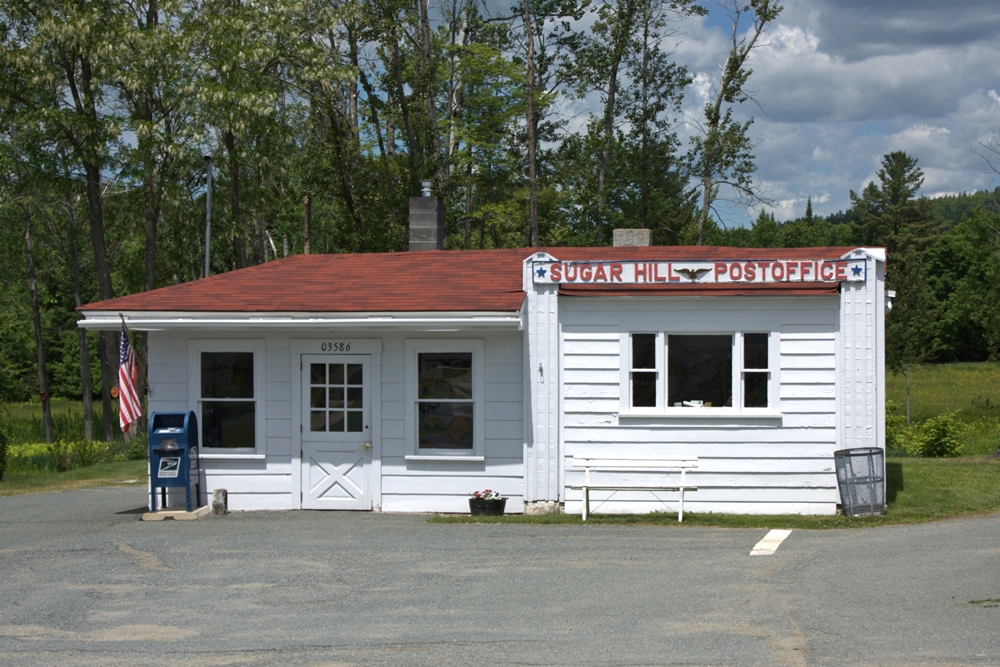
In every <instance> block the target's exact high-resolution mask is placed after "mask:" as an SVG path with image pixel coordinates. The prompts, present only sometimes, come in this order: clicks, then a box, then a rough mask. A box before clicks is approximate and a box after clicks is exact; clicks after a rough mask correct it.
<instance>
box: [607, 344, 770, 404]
mask: <svg viewBox="0 0 1000 667" xmlns="http://www.w3.org/2000/svg"><path fill="white" fill-rule="evenodd" d="M634 333H653V332H651V331H649V330H646V329H635V330H634V331H622V332H621V333H620V340H619V343H620V350H621V352H620V354H621V362H622V363H621V364H619V366H620V369H621V370H620V403H619V412H618V417H619V418H622V419H642V418H648V417H656V418H670V419H675V418H676V419H780V418H781V417H782V412H781V404H780V401H781V377H780V375H781V370H780V369H781V357H780V353H781V329H780V327H778V326H777V325H756V326H749V327H747V328H746V330H745V331H744V330H733V329H729V330H715V331H689V330H678V331H673V330H668V331H661V332H658V333H657V349H656V371H657V373H658V375H657V387H656V388H657V391H656V405H657V407H656V408H633V407H632V382H631V376H630V370H631V367H632V356H631V355H632V334H634ZM744 333H766V334H768V339H767V363H768V376H769V381H768V395H767V404H768V406H769V407H766V408H745V407H743V334H744ZM670 335H677V336H726V335H730V336H732V337H733V364H732V379H731V382H732V387H733V407H718V408H715V407H713V408H687V407H682V408H677V407H672V406H670V405H668V397H667V384H668V382H667V355H668V353H669V350H668V349H667V346H668V345H669V338H668V337H669V336H670Z"/></svg>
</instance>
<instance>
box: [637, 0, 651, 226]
mask: <svg viewBox="0 0 1000 667" xmlns="http://www.w3.org/2000/svg"><path fill="white" fill-rule="evenodd" d="M649 10H650V7H649V0H645V1H644V2H643V16H642V72H641V74H640V76H641V79H642V81H641V84H640V88H641V97H642V99H641V105H642V140H641V146H640V148H639V151H640V152H639V226H640V227H642V228H644V229H648V228H649V226H650V225H649V119H648V118H647V117H646V114H647V113H648V112H649V76H648V74H649V72H648V70H649V22H650V20H651V18H650V15H649Z"/></svg>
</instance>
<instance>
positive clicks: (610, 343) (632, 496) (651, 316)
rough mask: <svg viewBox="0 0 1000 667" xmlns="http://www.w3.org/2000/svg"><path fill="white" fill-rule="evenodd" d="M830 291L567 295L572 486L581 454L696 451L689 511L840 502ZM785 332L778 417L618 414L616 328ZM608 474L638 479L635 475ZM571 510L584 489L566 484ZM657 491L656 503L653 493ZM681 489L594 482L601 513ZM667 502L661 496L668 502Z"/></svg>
mask: <svg viewBox="0 0 1000 667" xmlns="http://www.w3.org/2000/svg"><path fill="white" fill-rule="evenodd" d="M839 307H840V299H839V298H838V297H836V296H832V295H831V296H830V297H786V298H760V297H755V298H743V299H738V298H717V297H714V298H702V299H659V300H657V299H604V298H601V299H595V298H586V297H581V298H567V297H561V298H560V308H561V320H562V340H561V344H562V350H563V369H564V370H563V382H562V401H563V403H562V404H563V413H564V414H563V442H564V449H563V456H564V462H565V465H566V483H567V485H572V484H579V483H580V482H581V481H582V478H583V472H582V471H580V470H577V469H574V468H573V466H572V457H573V456H574V455H577V454H600V455H613V454H614V453H615V452H628V453H629V454H640V455H641V454H650V455H652V454H661V455H695V456H698V457H699V466H698V469H697V470H695V471H693V472H691V473H689V476H688V480H689V482H690V483H692V484H696V485H697V486H698V491H697V492H694V493H691V494H688V495H686V496H685V499H684V500H685V508H686V509H688V510H689V511H692V512H744V513H747V512H749V513H817V514H830V513H833V512H834V511H835V508H836V503H837V502H838V500H839V496H838V491H837V487H836V475H835V472H834V467H833V456H832V455H833V451H834V450H835V449H836V448H837V442H838V436H837V327H838V324H839V317H838V310H839ZM775 327H776V328H777V329H778V332H779V336H780V341H779V347H778V349H779V350H780V355H779V359H778V360H777V364H774V365H773V367H775V368H778V369H779V370H778V373H777V374H778V375H779V377H780V385H779V392H778V393H779V396H780V405H779V406H776V407H777V408H778V409H779V410H780V411H781V416H780V417H775V418H769V419H760V418H752V419H751V418H743V417H739V416H732V417H726V418H716V417H713V416H708V415H706V417H704V418H700V417H698V418H691V417H686V418H671V417H669V416H668V415H667V414H664V415H662V416H661V415H653V416H641V417H639V416H634V415H633V416H628V417H621V418H620V417H619V410H620V408H621V403H620V396H621V391H622V388H621V386H620V381H621V380H620V378H621V375H620V368H621V365H622V364H623V363H626V362H627V360H623V359H621V358H620V355H621V344H620V336H621V333H623V332H624V333H627V332H629V331H643V332H657V331H662V332H666V333H668V334H669V333H684V332H698V333H712V332H718V333H728V332H732V331H735V330H737V329H738V330H741V331H770V330H773V329H774V328H775ZM604 475H606V477H602V479H613V480H615V481H628V482H631V483H635V484H641V482H642V480H643V479H645V478H644V477H643V476H642V475H636V474H635V473H604ZM565 493H566V511H567V512H571V513H572V512H579V511H580V506H581V492H580V491H579V490H572V489H568V488H567V489H566V491H565ZM657 498H660V500H657ZM676 498H677V494H676V493H655V494H654V493H651V492H623V491H619V492H610V491H601V492H598V491H592V492H591V499H592V500H591V503H592V506H593V509H594V510H595V511H598V512H649V511H654V510H661V511H676V509H677V505H676ZM663 500H665V501H666V504H664V503H663V502H662V501H663Z"/></svg>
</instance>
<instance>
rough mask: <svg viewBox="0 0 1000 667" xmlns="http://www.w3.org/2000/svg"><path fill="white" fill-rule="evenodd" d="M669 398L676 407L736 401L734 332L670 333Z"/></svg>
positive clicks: (695, 406) (706, 405)
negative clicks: (706, 333) (724, 333)
mask: <svg viewBox="0 0 1000 667" xmlns="http://www.w3.org/2000/svg"><path fill="white" fill-rule="evenodd" d="M667 358H668V361H667V401H669V404H670V405H671V406H673V407H675V408H681V407H684V408H702V407H704V408H712V407H715V408H722V407H732V405H733V336H667Z"/></svg>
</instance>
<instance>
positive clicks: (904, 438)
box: [885, 401, 923, 456]
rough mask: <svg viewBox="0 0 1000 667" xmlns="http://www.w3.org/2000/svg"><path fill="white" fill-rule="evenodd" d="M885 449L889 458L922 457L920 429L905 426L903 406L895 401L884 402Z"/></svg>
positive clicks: (914, 426) (915, 426)
mask: <svg viewBox="0 0 1000 667" xmlns="http://www.w3.org/2000/svg"><path fill="white" fill-rule="evenodd" d="M885 449H886V453H887V454H889V455H891V456H901V455H903V456H923V454H921V450H922V449H923V440H922V434H921V430H920V427H919V426H917V425H913V426H907V425H906V415H905V414H904V413H903V406H902V405H900V404H899V403H897V402H895V401H886V402H885Z"/></svg>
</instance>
